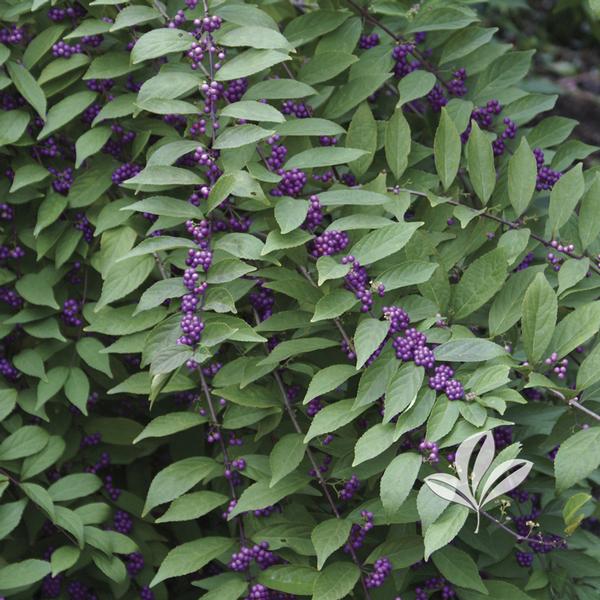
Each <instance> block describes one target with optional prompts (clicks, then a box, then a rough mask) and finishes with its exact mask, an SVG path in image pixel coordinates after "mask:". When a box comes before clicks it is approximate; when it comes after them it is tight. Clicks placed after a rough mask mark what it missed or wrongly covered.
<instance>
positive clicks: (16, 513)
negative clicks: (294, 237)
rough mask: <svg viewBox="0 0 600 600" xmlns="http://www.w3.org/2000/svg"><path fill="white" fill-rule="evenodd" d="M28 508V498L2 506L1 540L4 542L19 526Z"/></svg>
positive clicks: (0, 508) (0, 510) (0, 513)
mask: <svg viewBox="0 0 600 600" xmlns="http://www.w3.org/2000/svg"><path fill="white" fill-rule="evenodd" d="M26 506H27V498H22V499H21V500H18V501H16V502H8V503H6V504H2V505H1V506H0V540H3V539H4V538H5V537H6V536H7V535H8V534H9V533H10V532H11V531H13V529H15V527H17V526H18V525H19V523H20V522H21V517H22V516H23V511H24V510H25V507H26Z"/></svg>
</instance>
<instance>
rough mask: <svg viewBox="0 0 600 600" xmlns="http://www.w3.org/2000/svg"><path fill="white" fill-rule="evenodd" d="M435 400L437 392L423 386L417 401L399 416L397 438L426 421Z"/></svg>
mask: <svg viewBox="0 0 600 600" xmlns="http://www.w3.org/2000/svg"><path fill="white" fill-rule="evenodd" d="M434 402H435V392H434V391H433V390H431V389H429V388H426V387H425V388H423V389H422V390H421V391H420V392H419V395H418V397H417V401H416V402H415V403H414V405H413V406H412V407H411V408H409V409H408V410H407V411H406V412H404V413H402V414H401V415H400V416H399V417H398V421H397V422H396V439H398V438H399V437H400V436H402V435H404V434H405V433H406V432H408V431H411V430H413V429H416V428H417V427H420V426H421V425H423V423H425V421H426V420H427V417H429V413H430V412H431V409H432V407H433V404H434Z"/></svg>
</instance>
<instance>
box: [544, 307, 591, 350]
mask: <svg viewBox="0 0 600 600" xmlns="http://www.w3.org/2000/svg"><path fill="white" fill-rule="evenodd" d="M599 328H600V302H590V303H589V304H585V305H583V306H580V307H578V308H576V309H575V310H574V311H572V312H570V313H569V314H568V315H567V316H566V317H565V318H564V319H563V320H562V321H561V322H560V323H559V324H558V325H557V326H556V329H555V330H554V335H553V336H552V341H551V342H550V347H551V348H552V350H553V351H554V352H556V353H557V354H558V358H562V357H563V356H565V355H567V354H568V353H569V352H572V351H573V350H575V348H577V346H581V345H582V344H583V343H584V342H586V341H587V340H588V339H590V338H591V337H592V336H593V335H595V334H596V333H597V332H598V329H599Z"/></svg>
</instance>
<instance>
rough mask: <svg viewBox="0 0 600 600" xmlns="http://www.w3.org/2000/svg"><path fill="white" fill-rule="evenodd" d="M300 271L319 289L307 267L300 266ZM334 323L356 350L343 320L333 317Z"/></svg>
mask: <svg viewBox="0 0 600 600" xmlns="http://www.w3.org/2000/svg"><path fill="white" fill-rule="evenodd" d="M298 271H299V272H300V274H301V275H303V276H304V278H305V279H306V280H307V281H308V282H309V283H310V284H311V285H312V286H313V287H315V288H317V289H318V286H317V284H316V283H315V282H314V281H313V278H312V277H311V276H310V273H309V272H308V270H307V269H306V267H298ZM333 323H334V325H335V326H336V327H337V329H338V331H339V332H340V334H341V336H342V338H343V339H344V341H345V342H346V344H347V345H348V348H349V349H350V350H351V351H352V352H355V349H354V344H353V343H352V340H351V339H350V336H349V335H348V334H347V333H346V330H345V329H344V326H343V325H342V323H341V321H340V320H339V319H337V318H336V319H333Z"/></svg>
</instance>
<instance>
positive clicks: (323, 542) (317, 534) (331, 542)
mask: <svg viewBox="0 0 600 600" xmlns="http://www.w3.org/2000/svg"><path fill="white" fill-rule="evenodd" d="M351 527H352V522H351V521H350V520H347V519H328V520H327V521H323V522H321V523H319V524H318V525H317V526H316V527H315V528H314V529H313V530H312V532H311V534H310V539H311V541H312V543H313V546H314V547H315V550H316V552H317V569H319V571H320V570H321V569H322V568H323V565H324V564H325V561H326V560H327V558H329V557H330V556H331V555H332V554H333V553H334V552H335V551H336V550H337V549H338V548H341V547H342V546H343V545H344V544H345V543H346V541H347V540H348V535H349V534H350V529H351Z"/></svg>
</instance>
